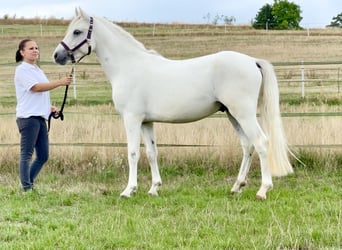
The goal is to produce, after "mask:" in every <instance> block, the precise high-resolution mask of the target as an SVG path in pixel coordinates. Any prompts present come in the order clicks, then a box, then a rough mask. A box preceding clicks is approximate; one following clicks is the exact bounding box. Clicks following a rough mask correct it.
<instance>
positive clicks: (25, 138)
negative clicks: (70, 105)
mask: <svg viewBox="0 0 342 250" xmlns="http://www.w3.org/2000/svg"><path fill="white" fill-rule="evenodd" d="M38 58H39V49H38V46H37V44H36V42H35V41H33V40H31V39H24V40H22V41H21V42H20V43H19V48H18V50H17V52H16V62H21V63H20V64H19V65H18V66H17V68H16V70H15V76H14V83H15V89H16V97H17V107H16V116H17V125H18V128H19V132H20V161H19V175H20V181H21V185H22V188H23V191H25V192H26V191H30V190H32V189H33V184H34V180H35V178H36V177H37V175H38V174H39V172H40V170H41V169H42V167H43V165H44V163H45V162H46V161H47V160H48V158H49V141H48V131H47V125H46V120H47V119H48V118H49V115H50V112H53V111H56V112H57V110H56V108H55V107H52V106H51V103H50V93H49V90H52V89H54V88H57V87H59V86H66V85H69V84H70V82H71V80H72V77H71V76H69V77H65V78H62V79H60V80H56V81H52V82H49V80H48V79H47V77H46V76H45V74H44V72H43V71H42V70H41V69H40V68H39V67H38V66H37V60H38ZM34 150H35V152H36V158H35V159H34V160H33V161H32V163H31V159H32V155H33V152H34Z"/></svg>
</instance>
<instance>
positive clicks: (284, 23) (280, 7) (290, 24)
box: [272, 0, 303, 30]
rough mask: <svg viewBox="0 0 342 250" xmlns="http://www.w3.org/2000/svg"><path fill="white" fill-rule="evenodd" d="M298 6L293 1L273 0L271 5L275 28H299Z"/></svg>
mask: <svg viewBox="0 0 342 250" xmlns="http://www.w3.org/2000/svg"><path fill="white" fill-rule="evenodd" d="M300 13H301V10H300V7H299V6H298V5H297V4H295V3H290V2H288V1H287V0H275V1H274V4H273V7H272V14H273V16H274V20H275V23H276V24H275V29H280V30H284V29H301V27H300V26H299V23H300V21H301V20H302V19H303V18H302V17H301V16H300Z"/></svg>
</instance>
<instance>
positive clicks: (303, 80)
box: [302, 61, 305, 98]
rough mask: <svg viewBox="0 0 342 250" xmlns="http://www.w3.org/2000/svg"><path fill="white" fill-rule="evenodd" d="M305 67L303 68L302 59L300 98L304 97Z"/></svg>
mask: <svg viewBox="0 0 342 250" xmlns="http://www.w3.org/2000/svg"><path fill="white" fill-rule="evenodd" d="M304 73H305V69H304V61H302V98H304V97H305V90H304V85H305V74H304Z"/></svg>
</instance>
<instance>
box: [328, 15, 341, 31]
mask: <svg viewBox="0 0 342 250" xmlns="http://www.w3.org/2000/svg"><path fill="white" fill-rule="evenodd" d="M328 27H339V28H342V12H341V13H340V14H338V15H337V16H335V17H333V18H332V21H331V23H330V24H329V25H328Z"/></svg>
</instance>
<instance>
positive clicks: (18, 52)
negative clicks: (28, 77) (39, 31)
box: [15, 38, 32, 62]
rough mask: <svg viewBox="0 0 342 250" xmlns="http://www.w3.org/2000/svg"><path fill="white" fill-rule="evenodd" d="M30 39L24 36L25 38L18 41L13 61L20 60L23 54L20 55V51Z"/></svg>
mask: <svg viewBox="0 0 342 250" xmlns="http://www.w3.org/2000/svg"><path fill="white" fill-rule="evenodd" d="M30 41H32V39H30V38H26V39H24V40H21V41H20V43H19V46H18V50H17V52H16V53H15V61H16V62H21V61H22V60H23V56H22V55H21V53H20V51H21V50H23V49H24V47H25V44H26V43H27V42H30Z"/></svg>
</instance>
